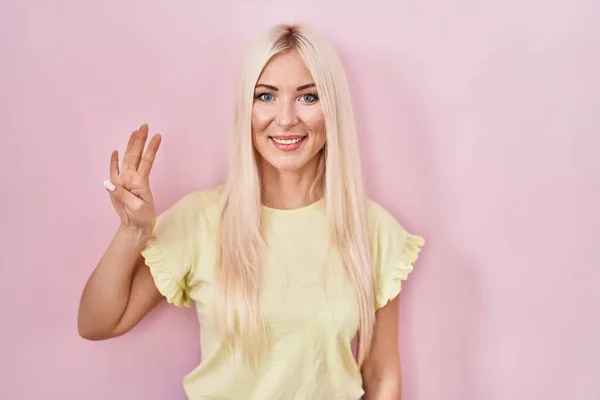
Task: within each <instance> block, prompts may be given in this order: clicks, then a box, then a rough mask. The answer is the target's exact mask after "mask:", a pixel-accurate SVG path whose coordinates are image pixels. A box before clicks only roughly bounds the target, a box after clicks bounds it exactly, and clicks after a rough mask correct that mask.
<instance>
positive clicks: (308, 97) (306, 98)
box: [300, 93, 319, 103]
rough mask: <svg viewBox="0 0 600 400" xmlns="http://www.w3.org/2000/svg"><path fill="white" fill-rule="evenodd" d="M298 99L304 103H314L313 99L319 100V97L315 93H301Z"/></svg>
mask: <svg viewBox="0 0 600 400" xmlns="http://www.w3.org/2000/svg"><path fill="white" fill-rule="evenodd" d="M300 99H301V100H302V101H304V102H306V103H314V102H315V101H317V100H319V97H318V96H317V95H316V94H312V93H307V94H303V95H302V96H301V97H300Z"/></svg>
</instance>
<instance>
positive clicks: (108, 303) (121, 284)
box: [78, 228, 148, 339]
mask: <svg viewBox="0 0 600 400" xmlns="http://www.w3.org/2000/svg"><path fill="white" fill-rule="evenodd" d="M147 238H148V235H147V234H144V233H142V232H137V231H136V232H132V231H125V230H122V229H120V228H119V229H118V230H117V232H116V233H115V235H114V236H113V238H112V240H111V242H110V244H109V246H108V248H107V250H106V252H105V253H104V255H103V256H102V258H101V259H100V262H99V263H98V265H97V266H96V268H95V270H94V272H93V273H92V275H91V276H90V278H89V280H88V281H87V283H86V285H85V288H84V290H83V293H82V296H81V302H80V306H79V315H78V326H79V331H80V333H81V334H82V336H84V337H89V338H90V339H94V338H102V337H103V336H105V335H107V334H108V333H109V332H111V331H112V330H113V329H114V328H115V327H116V326H117V324H118V323H119V320H120V319H121V316H122V315H123V313H124V311H125V309H126V308H127V302H128V300H129V293H130V289H131V281H132V276H133V272H134V270H135V266H136V262H137V260H138V259H139V257H140V252H141V251H142V249H143V248H144V246H145V244H146V242H147V240H148V239H147Z"/></svg>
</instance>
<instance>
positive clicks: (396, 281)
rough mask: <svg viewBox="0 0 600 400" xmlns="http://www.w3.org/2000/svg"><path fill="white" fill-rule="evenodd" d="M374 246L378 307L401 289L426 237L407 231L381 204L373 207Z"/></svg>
mask: <svg viewBox="0 0 600 400" xmlns="http://www.w3.org/2000/svg"><path fill="white" fill-rule="evenodd" d="M370 217H371V219H372V220H371V223H372V231H371V249H372V256H373V263H374V265H375V271H376V282H375V308H376V309H379V308H381V307H383V306H385V305H386V304H387V303H388V302H390V301H391V300H393V299H394V298H395V297H396V296H398V294H399V293H400V289H401V287H402V282H403V281H405V280H406V279H407V278H408V276H409V274H410V273H411V272H412V271H413V269H414V265H415V262H416V261H417V259H418V257H419V254H420V252H421V250H422V248H423V246H424V245H425V239H424V238H423V237H422V236H420V235H416V234H413V233H410V232H408V231H407V230H406V229H405V228H404V227H403V226H402V225H401V224H400V223H399V222H398V221H397V220H396V219H395V218H394V217H393V216H392V215H391V214H390V213H388V212H387V211H386V210H385V209H384V208H383V207H381V206H380V205H378V204H373V205H372V208H371V213H370Z"/></svg>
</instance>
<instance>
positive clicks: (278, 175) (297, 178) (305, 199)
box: [260, 160, 322, 210]
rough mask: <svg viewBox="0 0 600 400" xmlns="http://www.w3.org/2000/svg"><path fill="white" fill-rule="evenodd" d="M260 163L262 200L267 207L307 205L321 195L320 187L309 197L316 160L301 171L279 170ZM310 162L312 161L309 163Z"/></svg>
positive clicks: (286, 208) (292, 207)
mask: <svg viewBox="0 0 600 400" xmlns="http://www.w3.org/2000/svg"><path fill="white" fill-rule="evenodd" d="M265 164H267V163H266V162H263V163H261V165H260V173H261V180H262V202H263V204H264V205H266V206H267V207H271V208H276V209H281V210H292V209H296V208H300V207H304V206H307V205H309V204H311V203H313V202H314V201H316V200H317V199H318V198H320V197H321V196H322V191H321V188H320V187H317V188H316V192H315V193H313V195H314V196H316V197H311V193H310V188H311V186H312V184H313V182H314V181H315V179H316V177H317V166H318V160H317V163H315V165H314V166H313V165H307V166H306V168H304V169H303V170H302V171H281V170H277V169H276V168H274V167H273V166H272V165H270V164H269V165H265ZM311 164H312V163H311Z"/></svg>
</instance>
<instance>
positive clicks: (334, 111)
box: [214, 25, 375, 365]
mask: <svg viewBox="0 0 600 400" xmlns="http://www.w3.org/2000/svg"><path fill="white" fill-rule="evenodd" d="M290 50H296V51H297V52H298V53H299V54H300V56H301V57H302V59H303V60H304V62H305V64H306V67H307V68H308V70H309V71H310V73H311V74H312V77H313V79H314V82H315V84H316V87H317V92H318V94H319V99H320V102H321V106H322V109H323V113H324V117H325V129H326V134H327V141H326V145H325V147H324V149H323V150H322V151H321V155H320V157H321V159H320V163H319V177H318V179H317V180H316V184H317V185H320V186H321V187H320V188H321V189H322V193H323V195H324V198H325V204H326V213H327V219H328V226H329V230H330V238H331V245H332V246H333V248H335V249H337V250H338V251H339V254H340V255H341V257H342V260H343V262H344V266H345V268H346V271H347V273H348V276H349V278H350V280H351V282H352V283H353V285H354V287H355V291H356V302H357V304H356V306H357V311H358V314H359V338H358V339H359V340H358V357H357V361H358V363H359V365H362V364H363V362H364V360H365V358H366V355H367V354H368V351H369V347H370V343H371V339H372V336H373V325H374V322H375V308H374V271H373V267H372V263H371V255H370V251H369V241H368V234H367V232H368V228H367V222H366V202H367V198H366V195H365V192H364V188H363V182H362V176H361V175H362V174H361V166H360V156H359V151H358V144H357V137H356V128H355V122H354V115H353V107H352V102H351V98H350V93H349V89H348V85H347V82H346V76H345V73H344V70H343V67H342V65H341V62H340V60H339V59H338V57H337V54H336V53H335V51H334V50H333V48H332V47H331V46H330V45H329V44H328V43H327V41H325V40H324V39H323V38H321V37H320V36H319V34H317V33H316V32H315V31H314V30H312V29H311V28H309V27H307V26H305V25H277V26H275V27H273V28H271V29H270V30H268V31H267V32H265V33H264V34H263V35H262V36H261V37H259V38H258V40H256V41H255V42H254V43H253V44H252V45H251V47H250V49H249V51H248V53H247V54H246V57H245V59H244V61H243V63H242V68H241V73H240V77H239V80H238V84H237V90H236V102H235V109H234V119H233V129H232V137H231V143H230V160H229V175H228V179H227V182H226V183H225V185H224V191H223V195H224V196H223V200H224V201H223V208H222V210H221V225H220V238H219V239H220V243H219V246H220V249H219V260H218V262H217V266H216V277H215V279H216V301H215V302H214V304H215V307H216V309H215V313H214V315H215V317H216V318H217V320H216V322H217V323H218V326H219V327H220V328H221V330H222V334H223V335H224V336H225V337H226V339H227V340H229V341H230V344H232V345H239V347H240V348H241V350H242V354H243V356H244V359H245V360H246V361H249V362H250V363H252V364H254V361H256V359H257V356H258V355H259V352H260V351H261V349H262V345H263V339H264V338H265V336H266V335H267V331H268V330H267V321H266V319H265V317H264V315H263V312H262V307H261V299H260V295H259V293H260V286H261V279H262V272H263V271H262V263H263V260H264V256H265V253H266V251H267V246H266V243H265V241H264V239H263V236H262V232H261V218H262V216H261V210H262V200H261V192H262V190H261V177H260V175H259V170H258V166H257V156H256V153H255V150H254V148H253V145H252V133H251V129H252V128H251V115H252V107H253V102H254V89H255V85H256V83H257V80H258V78H259V76H260V74H261V73H262V70H263V68H264V67H265V65H266V64H267V63H268V61H269V60H270V59H271V58H272V57H273V56H274V55H276V54H279V53H282V52H286V51H290Z"/></svg>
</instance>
